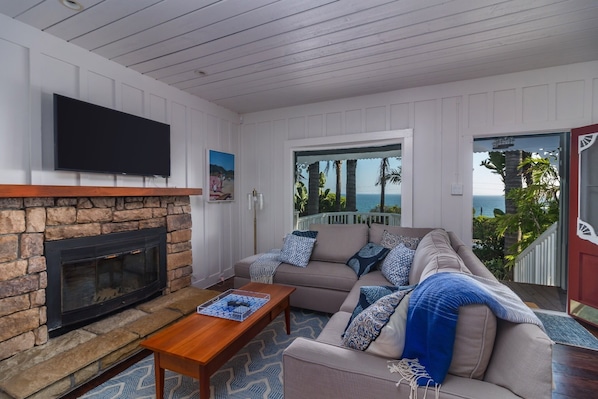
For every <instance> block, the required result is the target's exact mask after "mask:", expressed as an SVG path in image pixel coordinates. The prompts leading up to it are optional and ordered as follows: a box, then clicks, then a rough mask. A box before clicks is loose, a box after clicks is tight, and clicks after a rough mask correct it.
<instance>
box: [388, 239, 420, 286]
mask: <svg viewBox="0 0 598 399" xmlns="http://www.w3.org/2000/svg"><path fill="white" fill-rule="evenodd" d="M414 254H415V251H414V250H413V249H409V248H407V247H405V245H403V244H399V245H398V246H396V247H395V248H393V249H392V250H391V251H390V252H389V254H388V255H386V258H384V261H383V262H382V267H381V270H382V275H383V276H384V277H386V278H387V279H388V281H390V282H391V283H392V284H394V285H396V286H400V285H407V284H408V283H409V271H410V270H411V264H412V263H413V255H414Z"/></svg>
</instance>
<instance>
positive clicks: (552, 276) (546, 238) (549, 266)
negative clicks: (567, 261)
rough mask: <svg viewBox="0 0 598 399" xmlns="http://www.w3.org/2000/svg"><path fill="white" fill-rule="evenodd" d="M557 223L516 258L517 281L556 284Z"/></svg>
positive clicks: (514, 274)
mask: <svg viewBox="0 0 598 399" xmlns="http://www.w3.org/2000/svg"><path fill="white" fill-rule="evenodd" d="M557 224H558V223H554V224H553V225H552V226H550V227H549V228H548V229H547V230H546V231H545V232H544V233H542V235H540V237H538V238H537V239H536V240H535V241H534V242H533V243H532V244H531V245H530V246H529V247H527V248H526V249H524V250H523V252H521V254H519V256H518V257H517V259H515V266H514V269H513V279H514V281H515V282H517V283H530V284H540V285H555V284H556V261H557V259H556V245H557V242H556V241H557V239H556V236H557V234H556V232H557Z"/></svg>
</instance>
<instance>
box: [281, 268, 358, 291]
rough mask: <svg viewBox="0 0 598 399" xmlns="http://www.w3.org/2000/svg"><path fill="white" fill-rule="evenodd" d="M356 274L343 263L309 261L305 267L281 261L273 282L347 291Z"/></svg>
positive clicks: (352, 283) (355, 278)
mask: <svg viewBox="0 0 598 399" xmlns="http://www.w3.org/2000/svg"><path fill="white" fill-rule="evenodd" d="M356 281H357V276H356V275H355V272H354V271H353V270H351V268H349V267H347V265H345V264H343V263H332V262H321V261H314V260H312V261H310V262H309V263H308V265H307V267H296V266H291V265H289V264H287V263H282V264H280V266H278V268H277V269H276V274H274V283H275V284H287V285H293V286H302V287H313V288H323V289H329V290H334V291H344V292H349V291H350V290H351V288H352V287H353V285H354V284H355V282H356Z"/></svg>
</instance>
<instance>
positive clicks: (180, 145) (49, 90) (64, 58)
mask: <svg viewBox="0 0 598 399" xmlns="http://www.w3.org/2000/svg"><path fill="white" fill-rule="evenodd" d="M0 55H1V56H2V70H3V74H2V76H1V77H0V86H1V89H2V90H0V105H3V106H2V107H0V108H1V109H0V140H1V142H2V143H4V144H7V145H4V146H0V172H1V173H0V183H10V184H46V185H94V186H151V187H156V186H158V187H166V186H170V187H173V186H177V187H201V184H203V180H204V177H203V173H204V171H205V169H204V166H203V163H204V162H205V149H206V146H207V144H208V142H209V143H215V144H216V145H217V146H218V147H219V148H220V149H221V150H225V151H231V152H236V153H238V152H239V148H240V147H239V145H238V141H239V135H238V123H239V115H238V114H237V113H235V112H232V111H230V110H228V109H226V108H224V107H221V106H218V105H216V104H213V103H210V102H208V101H206V100H203V99H201V98H198V97H196V96H193V95H191V94H189V93H185V92H183V91H180V90H178V89H176V88H174V87H172V86H168V85H166V84H163V83H160V82H158V81H156V80H155V79H153V78H151V77H148V76H144V75H141V74H140V73H138V72H136V71H133V70H131V69H129V68H125V67H123V66H121V65H118V64H116V63H114V62H112V61H109V60H107V59H105V58H102V57H100V56H98V55H96V54H93V53H91V52H89V51H86V50H83V49H82V48H79V47H77V46H75V45H73V44H70V43H67V42H66V41H63V40H61V39H58V38H56V37H53V36H50V35H48V34H46V33H44V32H41V31H39V30H38V29H35V28H32V27H31V26H28V25H25V24H23V23H21V22H19V21H16V20H14V19H12V18H9V17H7V16H5V15H0ZM53 93H59V94H62V95H66V96H69V97H73V98H78V99H81V100H84V101H89V102H92V103H96V104H99V105H102V106H106V107H110V108H114V109H117V110H122V111H124V112H128V113H132V114H135V115H139V116H144V117H146V118H150V119H153V120H157V121H160V122H164V123H169V124H170V125H171V143H172V146H171V156H172V177H171V178H170V179H163V178H147V177H140V176H121V175H116V176H115V175H106V174H92V173H75V172H66V171H60V172H57V171H55V170H54V167H53V164H54V160H53V128H52V126H53V99H52V94H53ZM197 113H199V114H200V116H197ZM206 115H210V118H209V119H210V121H208V118H207V117H206ZM233 132H235V133H233ZM191 136H193V138H192V139H191ZM208 136H210V138H209V141H208V139H207V137H208ZM196 147H199V148H196ZM140 150H141V149H140ZM4 151H9V153H6V154H4V153H3V152H4ZM5 163H7V166H5ZM8 164H9V165H8ZM198 165H201V167H198ZM198 168H199V171H197V169H198ZM191 171H192V172H193V173H191ZM237 207H238V203H233V204H230V206H228V207H216V208H214V209H210V212H211V217H212V218H214V219H215V221H216V223H209V221H208V222H206V221H205V219H206V218H205V212H206V210H205V207H204V206H203V202H202V200H201V199H200V198H193V206H192V219H193V222H194V225H193V245H194V247H195V246H197V247H198V250H197V251H195V250H194V256H193V261H194V264H193V276H194V281H193V284H194V285H196V286H198V287H207V286H210V285H212V284H214V283H216V282H218V281H219V279H220V276H225V277H230V276H231V275H232V260H233V258H236V255H237V254H238V253H239V245H238V242H239V239H238V237H237V235H238V233H237V231H238V229H237V227H236V216H237V213H238V210H237V209H236V208H237ZM215 226H217V227H216V228H215ZM207 231H210V232H211V234H213V235H214V237H213V238H211V241H210V242H217V243H219V247H218V250H217V251H211V253H213V254H214V257H215V259H216V261H214V262H206V261H205V256H206V254H205V251H204V248H205V246H204V245H202V244H203V240H204V238H203V237H204V235H206V232H207ZM194 249H195V248H194ZM207 267H210V268H211V270H209V271H207V270H206V271H205V272H204V270H203V269H204V268H207Z"/></svg>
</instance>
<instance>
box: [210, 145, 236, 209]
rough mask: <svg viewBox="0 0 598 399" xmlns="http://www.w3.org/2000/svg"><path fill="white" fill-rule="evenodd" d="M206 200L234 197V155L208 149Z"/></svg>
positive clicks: (231, 199)
mask: <svg viewBox="0 0 598 399" xmlns="http://www.w3.org/2000/svg"><path fill="white" fill-rule="evenodd" d="M207 158H208V180H207V181H208V184H209V188H208V201H212V202H219V201H233V200H234V199H235V155H234V154H229V153H227V152H221V151H215V150H208V157H207Z"/></svg>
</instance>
